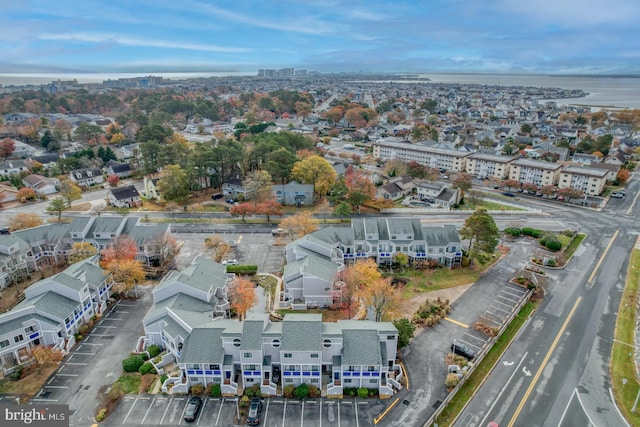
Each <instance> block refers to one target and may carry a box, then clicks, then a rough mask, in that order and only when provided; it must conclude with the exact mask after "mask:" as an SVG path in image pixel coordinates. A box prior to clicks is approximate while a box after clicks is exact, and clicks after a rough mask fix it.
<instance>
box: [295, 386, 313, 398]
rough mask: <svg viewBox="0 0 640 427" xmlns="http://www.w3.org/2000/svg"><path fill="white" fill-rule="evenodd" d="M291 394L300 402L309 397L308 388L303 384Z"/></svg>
mask: <svg viewBox="0 0 640 427" xmlns="http://www.w3.org/2000/svg"><path fill="white" fill-rule="evenodd" d="M293 394H294V395H295V396H296V397H297V398H298V399H300V400H302V399H306V398H307V397H309V386H308V385H307V384H305V383H302V384H300V385H299V386H298V387H296V389H295V391H294V392H293Z"/></svg>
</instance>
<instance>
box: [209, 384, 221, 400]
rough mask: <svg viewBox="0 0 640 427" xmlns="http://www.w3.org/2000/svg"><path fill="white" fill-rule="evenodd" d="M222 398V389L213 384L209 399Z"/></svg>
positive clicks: (218, 385)
mask: <svg viewBox="0 0 640 427" xmlns="http://www.w3.org/2000/svg"><path fill="white" fill-rule="evenodd" d="M220 396H222V389H221V387H220V384H218V383H215V384H213V385H212V386H211V397H220Z"/></svg>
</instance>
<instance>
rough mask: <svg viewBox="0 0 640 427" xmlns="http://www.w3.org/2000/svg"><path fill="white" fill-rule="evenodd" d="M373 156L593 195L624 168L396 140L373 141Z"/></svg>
mask: <svg viewBox="0 0 640 427" xmlns="http://www.w3.org/2000/svg"><path fill="white" fill-rule="evenodd" d="M373 156H374V157H376V158H379V159H381V160H385V161H386V160H391V159H399V160H402V161H403V162H411V161H415V162H418V163H419V164H421V165H425V166H428V167H432V168H438V169H442V170H447V171H451V172H456V173H459V172H466V173H469V174H471V175H473V176H475V177H477V178H480V179H495V180H503V179H511V180H515V181H518V182H520V183H525V182H527V183H533V184H535V185H537V186H538V187H543V186H546V185H557V186H558V188H575V189H579V190H582V191H583V192H584V193H585V194H587V195H590V196H597V195H600V194H602V192H604V190H605V189H606V188H607V187H606V184H607V181H614V180H615V179H616V175H617V173H618V171H619V169H620V167H619V166H617V165H613V164H592V165H590V166H574V165H571V166H565V165H563V164H560V163H551V162H545V161H541V160H532V159H527V158H520V157H517V156H501V155H495V154H487V153H470V152H466V151H458V150H451V149H444V148H438V147H432V146H428V145H424V144H420V143H417V144H412V143H409V142H393V141H378V142H375V143H373Z"/></svg>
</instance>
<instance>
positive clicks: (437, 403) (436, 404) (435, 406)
mask: <svg viewBox="0 0 640 427" xmlns="http://www.w3.org/2000/svg"><path fill="white" fill-rule="evenodd" d="M440 405H442V400H436V401H435V403H434V404H433V405H431V407H432V408H433V409H438V408H439V407H440Z"/></svg>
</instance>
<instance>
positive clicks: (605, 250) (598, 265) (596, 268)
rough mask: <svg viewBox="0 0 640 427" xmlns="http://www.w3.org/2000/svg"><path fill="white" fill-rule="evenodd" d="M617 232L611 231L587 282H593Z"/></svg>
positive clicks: (618, 231)
mask: <svg viewBox="0 0 640 427" xmlns="http://www.w3.org/2000/svg"><path fill="white" fill-rule="evenodd" d="M638 194H640V193H638ZM618 233H620V230H616V232H615V233H613V236H612V237H611V240H609V244H608V245H607V247H606V248H604V252H603V253H602V256H601V257H600V259H599V260H598V263H597V264H596V266H595V268H594V269H593V271H592V272H591V276H589V280H588V281H589V282H593V279H594V278H595V277H596V273H598V270H599V269H600V264H602V262H603V261H604V258H605V257H606V256H607V254H608V253H609V249H611V245H613V242H614V240H616V237H618Z"/></svg>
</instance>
